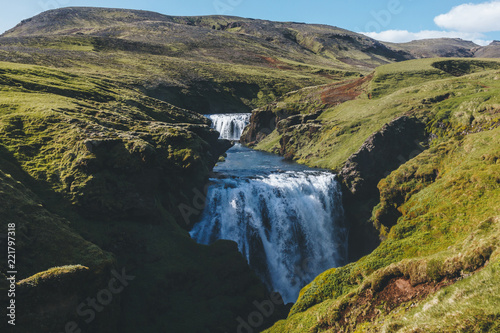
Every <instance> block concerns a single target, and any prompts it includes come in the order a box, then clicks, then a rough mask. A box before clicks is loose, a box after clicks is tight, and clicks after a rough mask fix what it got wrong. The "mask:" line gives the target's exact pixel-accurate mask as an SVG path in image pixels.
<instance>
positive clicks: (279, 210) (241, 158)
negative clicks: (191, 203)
mask: <svg viewBox="0 0 500 333" xmlns="http://www.w3.org/2000/svg"><path fill="white" fill-rule="evenodd" d="M225 117H228V118H230V117H231V115H225ZM235 117H237V115H236V116H235ZM230 121H231V120H230V119H226V120H225V122H226V123H229V122H230ZM221 122H223V121H221ZM219 125H220V123H219ZM220 126H222V125H220ZM216 129H217V127H216ZM221 133H222V134H221V136H224V135H227V133H226V134H225V133H224V132H221ZM240 133H241V132H240ZM230 134H231V133H230ZM233 134H234V133H233ZM214 172H215V177H213V178H212V179H211V185H210V187H209V189H208V194H207V201H206V207H205V210H204V212H203V214H202V217H201V220H200V221H199V222H198V223H197V224H196V225H195V226H194V228H193V229H192V230H191V232H190V234H191V236H192V237H193V239H195V240H196V241H197V242H199V243H202V244H211V243H213V242H214V241H216V240H218V239H227V240H232V241H235V242H236V243H237V244H238V248H239V250H240V252H241V253H242V254H243V255H244V256H245V258H246V259H247V261H248V263H249V265H250V267H251V268H252V269H253V270H254V271H255V273H256V274H257V275H258V276H259V277H260V278H261V279H262V281H263V282H264V283H265V284H266V285H267V286H268V288H269V289H271V290H275V291H278V292H280V293H281V295H282V297H283V299H284V300H285V302H295V301H296V300H297V297H298V294H299V292H300V289H302V287H304V286H305V285H306V284H307V283H309V282H311V281H312V280H313V279H314V278H315V277H316V276H317V275H318V274H320V273H322V272H323V271H325V270H327V269H329V268H332V267H337V266H340V265H343V264H345V262H346V257H347V228H346V226H345V224H344V216H343V209H342V197H341V191H340V186H339V184H338V182H337V181H336V178H335V175H334V174H333V173H331V172H329V171H327V170H316V169H310V168H307V167H305V166H303V165H299V164H296V163H291V162H287V161H285V160H283V158H281V157H279V156H276V155H272V154H268V153H264V152H259V151H256V150H252V149H249V148H246V147H244V146H242V145H240V144H235V146H234V147H232V148H231V149H230V150H228V152H227V158H226V160H225V162H222V163H220V164H219V165H217V166H216V167H215V169H214Z"/></svg>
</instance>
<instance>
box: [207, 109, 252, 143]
mask: <svg viewBox="0 0 500 333" xmlns="http://www.w3.org/2000/svg"><path fill="white" fill-rule="evenodd" d="M250 115H251V114H250V113H224V114H209V115H206V117H207V118H209V119H210V120H212V125H213V126H212V127H213V128H215V129H216V130H217V131H218V132H219V133H220V138H221V139H227V140H234V141H237V140H239V139H240V137H241V134H243V130H244V129H245V126H246V125H247V124H248V122H249V120H250Z"/></svg>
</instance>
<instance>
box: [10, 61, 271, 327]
mask: <svg viewBox="0 0 500 333" xmlns="http://www.w3.org/2000/svg"><path fill="white" fill-rule="evenodd" d="M0 82H1V85H0V89H1V95H0V128H1V130H0V145H1V146H0V177H1V182H0V184H1V190H0V195H1V196H2V205H0V210H1V213H2V216H3V217H4V218H2V220H1V224H2V228H3V230H6V228H7V224H8V223H16V227H17V233H18V235H17V236H18V243H17V251H18V256H19V275H18V278H19V279H25V280H23V281H19V282H18V288H19V295H18V297H19V298H18V300H19V302H21V303H23V302H29V304H30V306H26V307H24V310H23V312H22V313H19V317H18V320H19V322H18V323H19V325H18V327H17V328H19V329H22V330H23V332H53V331H62V330H64V325H65V324H66V322H68V321H69V320H75V321H76V322H77V323H78V324H79V327H80V328H81V329H82V331H83V332H113V331H120V332H137V331H169V330H173V331H178V332H180V331H183V332H198V331H200V330H203V329H208V330H211V331H214V332H219V331H220V332H223V331H225V330H230V329H233V328H235V326H236V325H237V324H238V323H237V321H236V318H237V317H238V316H247V315H248V313H249V312H251V311H252V307H253V305H252V302H253V301H255V300H258V301H260V300H264V299H266V298H267V297H268V294H267V290H266V288H265V287H264V286H263V284H262V283H261V282H260V281H259V280H258V278H257V277H256V276H255V275H254V274H253V273H252V272H251V271H250V269H249V268H248V266H247V264H246V262H245V260H244V258H243V257H242V256H241V254H240V253H239V252H238V251H237V247H236V245H235V244H233V243H231V242H220V243H217V244H214V245H213V246H202V245H198V244H196V243H195V242H194V241H193V240H192V239H191V238H190V237H189V235H188V233H187V231H185V229H187V228H189V224H190V223H193V222H195V220H196V213H193V214H191V213H192V211H190V215H189V216H187V217H186V218H184V216H183V215H182V212H181V211H180V210H179V206H180V205H181V204H184V205H186V207H191V208H192V210H193V211H194V210H196V207H198V208H199V206H198V205H199V204H197V202H198V201H196V200H199V199H196V196H197V195H198V193H202V192H203V187H204V185H205V183H206V182H207V180H208V175H209V172H210V170H211V169H212V167H213V165H214V164H215V162H216V161H217V159H218V156H219V154H221V153H223V152H224V151H225V150H226V149H227V148H228V147H229V143H228V142H226V141H222V140H218V135H219V134H218V133H217V132H215V131H214V130H212V129H210V128H209V126H208V120H207V119H206V118H204V117H202V116H200V115H199V114H197V113H194V112H191V111H187V110H184V109H180V108H178V107H174V106H172V105H170V104H168V103H165V102H162V101H160V100H158V99H154V98H151V97H148V96H145V95H144V94H143V93H141V91H139V90H136V89H134V88H133V87H131V86H129V85H128V84H126V83H123V82H121V81H120V80H113V79H111V78H97V77H95V76H93V75H89V74H85V73H79V74H76V73H74V72H73V71H71V70H62V69H54V68H47V67H41V66H33V65H20V64H13V63H0ZM197 189H198V190H197ZM197 191H199V192H197ZM197 212H198V213H199V212H200V211H199V210H198V211H197ZM68 265H70V266H68ZM79 265H81V266H79ZM58 267H62V268H58ZM70 267H76V268H75V269H72V268H71V269H70ZM113 268H114V269H116V270H117V271H119V272H121V269H122V268H123V269H125V270H126V272H127V273H128V274H130V275H133V276H135V279H134V280H133V281H131V282H130V285H129V286H128V287H127V288H125V290H124V292H123V293H121V294H120V295H117V296H116V297H115V298H114V301H113V303H112V304H111V305H109V306H108V307H106V309H105V310H104V311H103V312H100V313H99V314H98V316H97V319H96V320H95V321H93V322H92V323H90V324H87V323H85V322H84V319H86V318H82V317H81V316H79V315H78V313H77V312H76V311H77V308H78V305H79V304H80V302H83V301H85V299H86V298H87V297H95V295H96V294H97V292H99V290H102V289H106V288H107V284H108V282H109V281H110V279H111V278H112V277H113V275H112V274H111V269H113ZM5 272H6V270H2V274H5ZM52 277H54V279H55V280H54V279H52ZM54 281H55V282H54ZM57 281H59V282H57ZM82 281H86V282H85V283H82ZM58 283H59V286H60V287H61V288H60V290H59V291H58V292H53V291H54V288H55V286H57V284H58ZM4 287H5V286H4V285H2V290H3V288H4ZM56 289H57V288H56ZM4 291H5V290H4ZM48 309H51V310H50V311H49V310H48ZM193 313H197V319H196V320H193V318H192V317H193Z"/></svg>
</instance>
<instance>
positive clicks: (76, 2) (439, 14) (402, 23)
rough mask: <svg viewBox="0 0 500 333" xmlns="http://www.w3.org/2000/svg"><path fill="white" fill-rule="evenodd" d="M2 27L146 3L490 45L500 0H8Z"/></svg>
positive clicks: (384, 36)
mask: <svg viewBox="0 0 500 333" xmlns="http://www.w3.org/2000/svg"><path fill="white" fill-rule="evenodd" d="M5 2H6V3H4V4H3V5H2V10H1V12H0V33H3V32H4V31H6V30H8V29H10V28H12V27H14V26H15V25H16V24H18V23H19V22H20V21H21V20H23V19H26V18H29V17H32V16H34V15H36V14H39V13H41V12H43V11H45V10H49V9H54V8H61V7H74V6H92V7H110V8H128V9H143V10H150V11H155V12H159V13H162V14H166V15H183V16H184V15H185V16H191V15H212V14H221V15H234V16H241V17H249V18H258V19H266V20H273V21H293V22H305V23H320V24H328V25H333V26H337V27H341V28H344V29H348V30H352V31H355V32H361V33H364V34H366V35H368V36H370V37H373V38H375V39H378V40H382V41H388V42H407V41H411V40H415V39H423V38H438V37H452V38H462V39H465V40H472V41H474V42H475V43H477V44H480V45H487V44H489V43H490V42H491V41H493V40H500V0H493V1H484V0H483V1H481V0H479V1H468V2H466V1H462V0H382V1H378V0H308V1H297V0H161V1H158V0H156V1H153V0H119V1H118V0H16V1H12V0H10V1H9V0H5Z"/></svg>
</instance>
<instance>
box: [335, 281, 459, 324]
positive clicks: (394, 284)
mask: <svg viewBox="0 0 500 333" xmlns="http://www.w3.org/2000/svg"><path fill="white" fill-rule="evenodd" d="M457 279H458V278H452V279H450V278H446V279H443V280H441V281H439V282H427V283H422V284H418V285H415V286H412V285H411V283H410V280H409V279H405V278H403V277H396V278H393V279H391V280H389V282H388V283H387V285H386V286H385V288H384V289H383V290H382V291H380V292H378V293H374V291H373V290H372V289H371V288H370V289H367V290H365V291H363V292H362V293H361V294H360V295H359V296H358V297H357V298H356V299H355V300H353V301H352V302H350V303H349V304H348V305H347V306H346V307H345V308H344V309H343V310H342V311H341V313H340V320H339V323H340V324H341V325H342V326H344V325H346V326H347V325H349V323H350V324H352V323H357V324H360V323H363V322H367V321H373V320H374V318H376V317H377V316H378V315H380V314H382V313H389V312H391V311H393V310H394V309H395V308H397V307H398V306H400V305H401V304H403V303H408V302H415V303H416V302H418V301H421V300H422V299H424V298H426V297H427V296H428V295H430V294H433V293H435V292H437V291H438V290H439V289H441V288H444V287H446V286H449V285H451V284H453V283H455V282H456V281H457ZM410 306H411V305H410Z"/></svg>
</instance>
